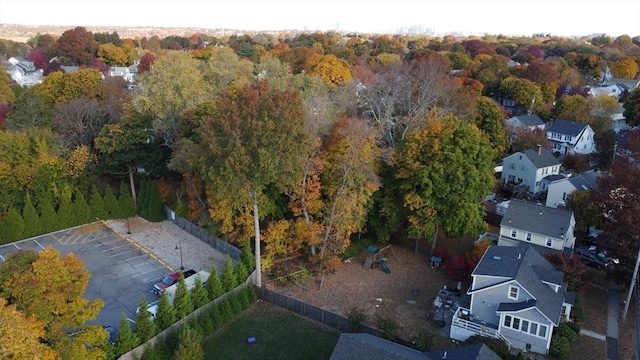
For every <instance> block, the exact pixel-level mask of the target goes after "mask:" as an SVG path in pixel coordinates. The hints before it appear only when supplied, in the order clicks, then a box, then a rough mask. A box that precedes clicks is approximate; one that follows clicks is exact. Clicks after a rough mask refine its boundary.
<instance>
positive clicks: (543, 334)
mask: <svg viewBox="0 0 640 360" xmlns="http://www.w3.org/2000/svg"><path fill="white" fill-rule="evenodd" d="M538 336H540V337H542V338H543V337H547V327H546V326H544V325H540V328H539V330H538Z"/></svg>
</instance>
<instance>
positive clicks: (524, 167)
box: [500, 146, 560, 196]
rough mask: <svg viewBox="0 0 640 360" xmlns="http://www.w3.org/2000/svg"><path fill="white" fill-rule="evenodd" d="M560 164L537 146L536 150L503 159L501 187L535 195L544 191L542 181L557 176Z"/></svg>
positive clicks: (551, 155) (546, 151) (550, 154)
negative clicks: (547, 177) (549, 176)
mask: <svg viewBox="0 0 640 360" xmlns="http://www.w3.org/2000/svg"><path fill="white" fill-rule="evenodd" d="M559 173H560V163H559V162H558V160H557V159H556V158H555V156H553V154H552V153H551V152H550V151H549V150H547V149H545V148H543V147H541V146H538V148H537V149H535V150H534V149H527V150H525V151H522V152H517V153H514V154H511V155H509V156H507V157H505V158H504V159H503V160H502V174H501V175H500V178H501V180H502V185H503V187H504V188H505V189H506V190H508V191H510V192H512V193H513V194H514V195H515V194H517V193H522V192H528V193H529V194H531V195H534V196H535V195H537V194H539V193H540V192H542V191H544V190H546V188H545V187H544V184H542V179H543V178H544V177H546V176H548V175H552V174H559Z"/></svg>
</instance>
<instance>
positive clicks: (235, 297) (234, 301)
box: [229, 291, 242, 315]
mask: <svg viewBox="0 0 640 360" xmlns="http://www.w3.org/2000/svg"><path fill="white" fill-rule="evenodd" d="M240 293H241V291H238V292H235V293H233V294H231V296H229V303H231V309H232V310H233V315H236V314H238V313H240V311H242V304H241V303H240V299H239V296H240Z"/></svg>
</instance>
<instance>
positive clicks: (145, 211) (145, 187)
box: [136, 180, 149, 219]
mask: <svg viewBox="0 0 640 360" xmlns="http://www.w3.org/2000/svg"><path fill="white" fill-rule="evenodd" d="M136 209H137V210H138V215H140V216H141V217H143V218H145V219H147V218H148V217H149V182H148V181H147V180H142V181H140V193H139V194H138V204H137V208H136Z"/></svg>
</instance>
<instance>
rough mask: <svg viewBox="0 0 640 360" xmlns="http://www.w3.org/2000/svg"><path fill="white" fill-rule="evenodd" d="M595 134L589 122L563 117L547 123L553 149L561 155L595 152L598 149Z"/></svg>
mask: <svg viewBox="0 0 640 360" xmlns="http://www.w3.org/2000/svg"><path fill="white" fill-rule="evenodd" d="M594 135H595V134H594V132H593V129H591V126H589V125H588V124H583V123H579V122H575V121H568V120H563V119H555V120H553V121H552V122H551V123H549V124H547V139H548V140H549V141H550V142H551V147H552V149H551V150H552V151H554V152H558V153H560V154H561V155H566V154H591V153H593V152H594V151H595V150H596V143H595V140H594V138H593V137H594Z"/></svg>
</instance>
